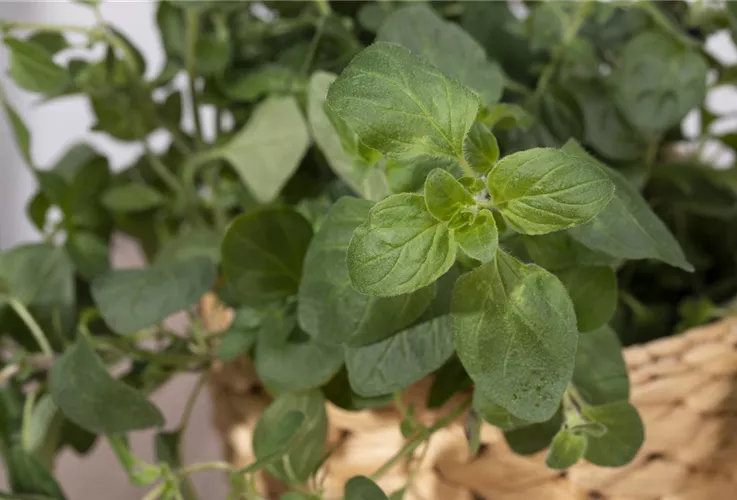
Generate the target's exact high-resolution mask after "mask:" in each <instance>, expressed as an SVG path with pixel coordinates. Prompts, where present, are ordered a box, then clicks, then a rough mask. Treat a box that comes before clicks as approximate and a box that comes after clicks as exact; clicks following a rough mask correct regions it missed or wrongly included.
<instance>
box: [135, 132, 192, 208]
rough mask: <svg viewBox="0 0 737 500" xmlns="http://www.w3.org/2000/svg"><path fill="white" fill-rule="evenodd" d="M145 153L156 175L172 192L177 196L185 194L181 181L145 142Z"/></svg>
mask: <svg viewBox="0 0 737 500" xmlns="http://www.w3.org/2000/svg"><path fill="white" fill-rule="evenodd" d="M143 152H144V154H145V155H146V159H148V161H149V163H150V164H151V168H152V169H153V171H154V172H155V173H156V175H158V176H159V178H160V179H161V180H162V181H163V182H164V184H166V186H167V187H168V188H169V189H171V190H172V192H174V193H175V194H177V195H182V194H183V193H184V186H182V185H181V184H180V183H179V179H177V177H176V176H175V175H174V174H173V173H172V172H171V170H169V168H167V166H166V165H164V162H162V161H161V158H159V157H158V156H156V155H155V154H154V153H153V151H151V147H150V146H149V145H148V141H144V144H143Z"/></svg>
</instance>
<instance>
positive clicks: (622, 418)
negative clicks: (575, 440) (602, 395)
mask: <svg viewBox="0 0 737 500" xmlns="http://www.w3.org/2000/svg"><path fill="white" fill-rule="evenodd" d="M582 416H583V417H584V418H585V419H586V420H587V421H590V422H597V423H599V424H602V425H603V426H604V427H606V433H605V434H604V435H602V436H600V437H596V436H591V435H589V436H587V440H588V446H587V448H586V453H585V454H584V457H585V458H586V460H588V461H589V462H591V463H592V464H594V465H600V466H602V467H620V466H622V465H626V464H628V463H629V462H630V461H631V460H632V459H633V458H635V455H636V454H637V452H638V451H639V450H640V447H641V446H642V443H643V441H644V440H645V429H644V427H643V425H642V419H641V418H640V415H639V414H638V413H637V410H636V409H635V407H634V406H632V405H631V404H630V403H628V402H626V401H619V402H617V403H610V404H606V405H603V406H593V407H588V408H584V409H583V411H582Z"/></svg>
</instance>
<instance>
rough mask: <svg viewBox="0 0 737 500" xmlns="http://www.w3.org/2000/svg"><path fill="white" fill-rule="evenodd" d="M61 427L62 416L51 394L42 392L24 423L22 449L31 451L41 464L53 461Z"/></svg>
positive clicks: (62, 423) (62, 425)
mask: <svg viewBox="0 0 737 500" xmlns="http://www.w3.org/2000/svg"><path fill="white" fill-rule="evenodd" d="M27 397H28V396H27ZM63 427H64V416H63V415H62V414H61V412H60V411H59V408H57V406H56V405H55V404H54V401H53V400H52V398H51V394H49V393H45V394H43V395H42V396H41V397H40V398H38V400H37V401H36V402H35V404H34V405H33V410H32V412H31V416H30V419H28V421H27V422H26V423H25V433H24V435H23V437H24V438H25V439H23V441H24V442H23V449H24V450H25V451H27V452H28V453H32V454H33V455H34V456H35V457H36V458H37V459H38V460H39V462H41V464H43V465H46V464H51V463H53V461H54V457H55V456H56V452H57V448H58V446H59V443H60V440H61V433H62V431H63Z"/></svg>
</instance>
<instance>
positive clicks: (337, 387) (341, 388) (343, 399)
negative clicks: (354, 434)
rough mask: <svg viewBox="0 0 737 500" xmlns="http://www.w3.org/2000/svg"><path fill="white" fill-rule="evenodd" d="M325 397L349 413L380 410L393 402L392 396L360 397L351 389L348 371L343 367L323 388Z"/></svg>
mask: <svg viewBox="0 0 737 500" xmlns="http://www.w3.org/2000/svg"><path fill="white" fill-rule="evenodd" d="M322 392H323V394H324V395H325V397H326V398H327V399H328V401H330V402H331V403H333V404H334V405H336V406H338V407H339V408H343V409H344V410H348V411H359V410H364V409H369V408H380V407H383V406H387V405H389V404H390V403H391V401H392V395H391V394H382V395H381V396H376V397H372V398H364V397H362V396H359V395H358V394H356V393H355V392H353V389H351V385H350V382H349V381H348V371H347V370H346V368H345V366H343V367H342V368H341V369H340V370H339V371H338V373H336V374H335V376H334V377H333V378H332V379H331V380H330V381H329V382H328V383H327V384H325V385H324V386H323V387H322Z"/></svg>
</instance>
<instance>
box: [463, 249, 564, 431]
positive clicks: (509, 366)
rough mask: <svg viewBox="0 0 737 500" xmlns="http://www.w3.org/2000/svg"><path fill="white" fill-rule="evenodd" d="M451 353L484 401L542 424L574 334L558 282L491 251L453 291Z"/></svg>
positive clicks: (560, 388)
mask: <svg viewBox="0 0 737 500" xmlns="http://www.w3.org/2000/svg"><path fill="white" fill-rule="evenodd" d="M453 319H454V330H455V344H456V349H457V350H458V356H459V358H460V359H461V361H462V362H463V365H464V366H465V368H466V371H467V372H468V374H469V375H470V376H471V378H472V379H474V381H475V382H476V384H480V385H483V386H484V387H485V389H487V391H486V392H487V394H488V396H489V398H490V399H491V400H492V401H494V402H496V403H498V404H500V405H502V406H503V407H504V408H506V409H507V410H509V411H510V412H511V413H512V414H513V415H514V416H516V417H518V418H522V419H525V420H529V421H532V422H535V421H537V422H540V421H544V420H547V419H549V418H550V417H551V416H552V415H553V413H554V412H555V410H556V409H557V408H558V405H559V403H560V400H561V398H562V396H563V393H564V391H565V389H566V386H567V384H568V382H569V381H570V379H571V376H572V374H573V365H574V362H575V354H576V343H577V337H578V330H577V328H576V316H575V313H574V310H573V304H572V303H571V300H570V299H569V298H568V294H567V292H566V290H565V288H564V287H563V284H562V283H561V282H560V281H559V280H558V279H557V278H556V277H555V276H553V275H552V274H550V273H548V272H547V271H545V270H544V269H542V268H540V267H538V266H535V265H533V264H528V265H524V264H522V263H520V262H519V261H517V260H516V259H515V258H513V257H511V256H509V255H507V254H505V253H503V252H497V254H496V258H495V259H494V260H493V261H491V262H488V263H486V264H483V265H481V266H480V267H478V268H476V269H475V270H474V271H472V272H470V273H468V274H466V275H463V276H461V277H460V278H459V279H458V281H457V283H456V286H455V291H454V294H453Z"/></svg>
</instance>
